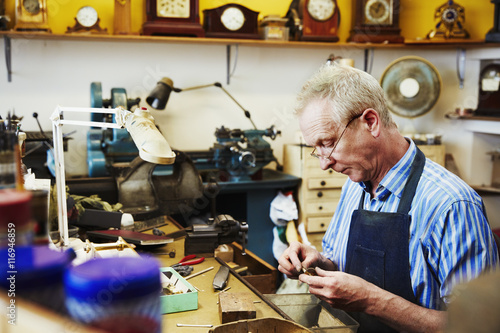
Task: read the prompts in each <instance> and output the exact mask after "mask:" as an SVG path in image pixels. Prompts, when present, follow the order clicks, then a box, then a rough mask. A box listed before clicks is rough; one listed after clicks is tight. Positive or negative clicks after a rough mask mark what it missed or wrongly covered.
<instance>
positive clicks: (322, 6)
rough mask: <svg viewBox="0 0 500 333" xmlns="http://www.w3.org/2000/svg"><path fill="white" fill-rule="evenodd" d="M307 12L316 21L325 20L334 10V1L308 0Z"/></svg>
mask: <svg viewBox="0 0 500 333" xmlns="http://www.w3.org/2000/svg"><path fill="white" fill-rule="evenodd" d="M307 12H308V13H309V15H311V17H312V18H313V19H315V20H316V21H326V20H328V19H330V18H331V17H332V16H333V13H334V12H335V2H334V1H333V0H309V2H308V3H307Z"/></svg>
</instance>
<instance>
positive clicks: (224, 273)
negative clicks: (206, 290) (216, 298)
mask: <svg viewBox="0 0 500 333" xmlns="http://www.w3.org/2000/svg"><path fill="white" fill-rule="evenodd" d="M228 277H229V267H227V266H221V267H220V268H219V271H218V272H217V274H215V277H214V282H213V286H214V289H215V290H222V289H224V287H225V286H226V283H227V279H228Z"/></svg>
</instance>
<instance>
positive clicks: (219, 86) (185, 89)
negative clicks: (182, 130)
mask: <svg viewBox="0 0 500 333" xmlns="http://www.w3.org/2000/svg"><path fill="white" fill-rule="evenodd" d="M212 86H215V87H217V88H220V89H222V91H223V92H224V93H226V95H227V96H229V98H231V99H232V100H233V102H235V103H236V105H238V106H239V107H240V109H241V110H243V112H244V113H245V117H247V118H248V120H250V122H251V123H252V126H253V128H254V129H257V126H255V123H254V122H253V120H252V118H251V115H250V111H248V110H246V109H245V108H244V107H243V106H242V105H241V104H240V103H239V102H238V101H237V100H236V99H235V98H234V97H233V96H232V95H231V94H230V93H229V91H227V90H226V89H224V87H223V86H222V84H221V83H220V82H215V83H213V84H205V85H201V86H194V87H189V88H184V89H181V88H175V87H172V90H173V91H175V92H177V93H179V92H182V91H189V90H196V89H202V88H208V87H212Z"/></svg>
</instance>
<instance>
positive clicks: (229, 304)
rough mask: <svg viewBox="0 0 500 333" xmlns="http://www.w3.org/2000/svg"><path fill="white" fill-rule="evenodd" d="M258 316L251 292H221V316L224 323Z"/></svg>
mask: <svg viewBox="0 0 500 333" xmlns="http://www.w3.org/2000/svg"><path fill="white" fill-rule="evenodd" d="M256 316H257V311H256V309H255V305H254V304H253V301H252V294H251V293H246V292H244V293H227V292H224V293H220V294H219V317H220V321H221V323H222V324H225V323H229V322H232V321H238V320H242V319H254V318H255V317H256Z"/></svg>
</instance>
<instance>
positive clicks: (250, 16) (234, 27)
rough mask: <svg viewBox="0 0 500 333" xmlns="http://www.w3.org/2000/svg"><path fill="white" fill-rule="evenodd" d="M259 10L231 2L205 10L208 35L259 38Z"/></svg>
mask: <svg viewBox="0 0 500 333" xmlns="http://www.w3.org/2000/svg"><path fill="white" fill-rule="evenodd" d="M258 17H259V12H256V11H253V10H251V9H249V8H247V7H245V6H242V5H239V4H235V3H230V4H226V5H223V6H220V7H217V8H212V9H205V10H204V11H203V18H204V22H203V27H204V28H205V35H206V36H207V37H215V38H243V39H259V38H260V35H259V26H258Z"/></svg>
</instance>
